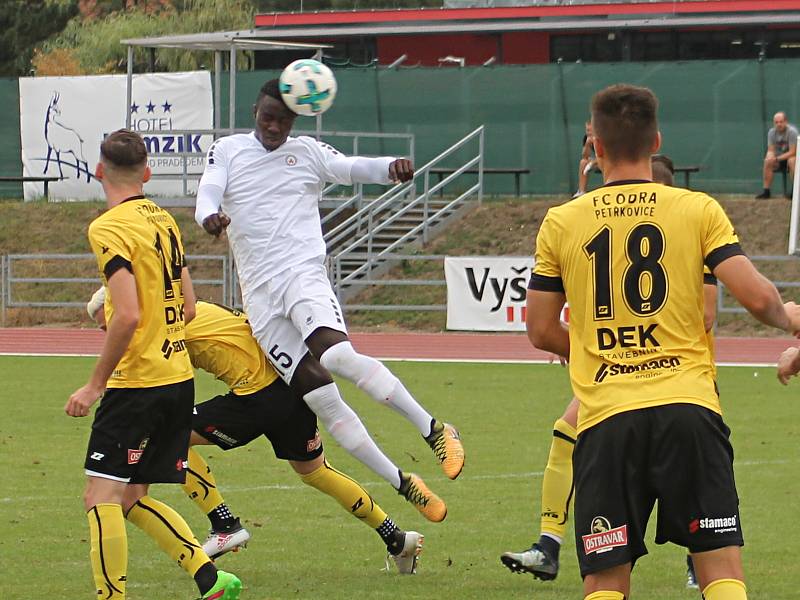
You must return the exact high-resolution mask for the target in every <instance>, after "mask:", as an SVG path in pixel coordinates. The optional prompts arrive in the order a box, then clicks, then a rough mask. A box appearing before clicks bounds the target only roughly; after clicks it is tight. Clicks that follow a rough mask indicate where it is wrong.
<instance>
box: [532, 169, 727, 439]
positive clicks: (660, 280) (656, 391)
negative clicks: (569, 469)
mask: <svg viewBox="0 0 800 600" xmlns="http://www.w3.org/2000/svg"><path fill="white" fill-rule="evenodd" d="M737 254H742V250H741V248H740V246H739V240H738V237H737V236H736V233H735V231H734V229H733V226H732V225H731V223H730V221H729V220H728V217H727V216H726V215H725V212H724V211H723V210H722V207H721V206H720V205H719V204H718V203H717V202H716V201H715V200H714V199H713V198H711V197H709V196H707V195H705V194H702V193H698V192H691V191H689V190H685V189H681V188H674V187H667V186H664V185H661V184H657V183H651V182H648V181H625V182H617V183H614V184H611V185H606V186H604V187H601V188H599V189H597V190H595V191H593V192H590V193H588V194H585V195H584V196H581V197H580V198H578V199H576V200H573V201H571V202H569V203H567V204H564V205H562V206H558V207H555V208H551V209H550V210H549V211H548V213H547V216H546V217H545V219H544V222H543V223H542V226H541V228H540V230H539V235H538V238H537V241H536V262H535V266H534V268H533V275H532V277H531V283H530V288H531V289H534V290H541V291H553V292H561V291H563V292H564V293H565V294H566V296H567V302H568V303H569V306H570V327H569V335H570V365H569V371H570V379H571V381H572V387H573V391H574V392H575V395H576V396H577V398H578V399H579V400H580V403H581V406H580V410H579V414H578V431H579V432H580V431H583V430H585V429H587V428H589V427H591V426H592V425H595V424H597V423H599V422H600V421H602V420H603V419H606V418H608V417H610V416H612V415H615V414H617V413H620V412H623V411H627V410H635V409H639V408H646V407H650V406H658V405H663V404H671V403H687V402H688V403H692V404H699V405H701V406H705V407H707V408H709V409H711V410H713V411H715V412H717V413H719V412H721V411H720V406H719V398H718V396H717V394H716V390H715V386H714V376H713V369H712V356H711V352H710V350H709V348H708V345H707V343H706V338H705V329H704V327H703V264H704V263H705V264H706V265H708V267H709V268H711V269H712V270H713V269H714V267H716V266H717V265H718V264H719V263H720V262H722V261H723V260H725V259H726V258H729V257H731V256H734V255H737Z"/></svg>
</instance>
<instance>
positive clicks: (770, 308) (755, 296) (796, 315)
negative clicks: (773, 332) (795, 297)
mask: <svg viewBox="0 0 800 600" xmlns="http://www.w3.org/2000/svg"><path fill="white" fill-rule="evenodd" d="M714 275H715V276H716V277H717V278H718V279H719V280H720V281H722V283H724V284H725V286H726V287H727V288H728V290H730V292H731V294H732V295H733V297H734V298H736V300H737V301H738V302H739V304H741V305H742V306H743V307H744V308H746V309H747V312H749V313H750V314H751V315H753V316H754V317H755V318H756V319H758V320H759V321H761V322H762V323H764V324H765V325H770V326H771V327H776V328H778V329H782V330H783V331H787V332H789V333H796V332H798V331H800V307H798V306H797V305H796V304H795V303H794V302H787V303H786V304H784V303H783V300H781V296H780V294H779V293H778V290H777V289H776V288H775V286H774V285H773V284H772V282H771V281H770V280H769V279H767V278H766V277H764V276H763V275H762V274H761V273H759V272H758V270H757V269H756V268H755V266H753V263H752V262H750V259H748V258H747V257H746V256H743V255H737V256H731V257H730V258H727V259H725V260H724V261H722V262H721V263H719V264H718V265H717V266H716V267H714Z"/></svg>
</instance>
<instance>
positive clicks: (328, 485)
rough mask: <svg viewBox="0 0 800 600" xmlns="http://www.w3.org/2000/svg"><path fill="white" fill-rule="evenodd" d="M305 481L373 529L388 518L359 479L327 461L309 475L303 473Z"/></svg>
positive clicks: (302, 477)
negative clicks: (353, 477) (351, 476)
mask: <svg viewBox="0 0 800 600" xmlns="http://www.w3.org/2000/svg"><path fill="white" fill-rule="evenodd" d="M300 479H302V480H303V483H307V484H308V485H310V486H311V487H315V488H317V489H318V490H319V491H320V492H324V493H325V494H328V496H330V497H331V498H333V499H335V500H336V501H337V502H338V503H339V504H341V505H342V508H344V509H345V510H346V511H347V512H349V513H350V514H351V515H353V516H354V517H356V518H358V519H361V520H362V521H364V522H365V523H366V524H367V525H369V526H370V527H372V528H373V529H377V528H378V527H380V525H381V523H383V522H384V521H385V520H386V513H385V512H383V509H382V508H381V507H380V506H378V505H377V504H376V503H375V501H374V500H373V499H372V496H370V495H369V494H368V493H367V490H365V489H364V488H363V487H361V486H360V485H359V484H358V482H357V481H355V480H354V479H350V478H349V477H348V476H347V475H345V474H344V473H340V472H339V471H337V470H336V469H334V468H333V467H331V466H330V465H329V464H328V461H325V462H324V463H323V465H322V466H321V467H320V468H319V469H317V470H316V471H312V472H311V473H309V474H308V475H301V476H300Z"/></svg>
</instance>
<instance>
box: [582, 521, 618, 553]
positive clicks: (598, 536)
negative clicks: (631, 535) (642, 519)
mask: <svg viewBox="0 0 800 600" xmlns="http://www.w3.org/2000/svg"><path fill="white" fill-rule="evenodd" d="M627 544H628V526H627V525H620V526H619V527H615V528H614V529H609V530H608V531H601V532H599V533H590V534H589V535H584V536H583V551H584V554H591V553H592V552H597V553H600V552H608V551H609V550H611V549H612V548H616V547H617V546H626V545H627Z"/></svg>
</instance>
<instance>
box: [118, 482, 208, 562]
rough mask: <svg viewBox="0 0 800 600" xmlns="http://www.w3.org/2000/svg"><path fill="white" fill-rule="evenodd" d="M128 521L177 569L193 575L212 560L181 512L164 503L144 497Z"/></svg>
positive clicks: (135, 506)
mask: <svg viewBox="0 0 800 600" xmlns="http://www.w3.org/2000/svg"><path fill="white" fill-rule="evenodd" d="M128 521H130V522H131V523H133V524H134V525H136V526H137V527H138V528H139V529H141V530H142V531H144V532H145V533H146V534H147V535H149V536H150V537H151V538H153V539H154V540H155V541H156V543H157V544H158V546H159V548H161V549H162V550H163V551H164V552H166V553H167V555H168V556H169V557H170V558H171V559H172V560H174V561H175V562H177V563H178V566H179V567H180V568H181V569H183V570H184V571H186V572H187V573H189V575H192V576H194V574H195V573H197V570H198V569H199V568H200V567H202V566H203V565H204V564H206V563H208V562H210V561H211V559H209V558H208V556H207V555H206V553H205V552H203V548H202V547H201V546H200V544H198V543H197V539H196V538H195V537H194V534H193V533H192V530H191V529H189V526H188V525H187V524H186V521H184V520H183V517H181V516H180V515H179V514H178V513H176V512H175V511H174V510H173V509H171V508H170V507H169V506H167V505H166V504H164V503H163V502H159V501H158V500H156V499H154V498H151V497H150V496H143V497H142V498H139V501H138V502H137V503H136V504H134V505H133V508H131V509H130V510H129V511H128Z"/></svg>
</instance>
